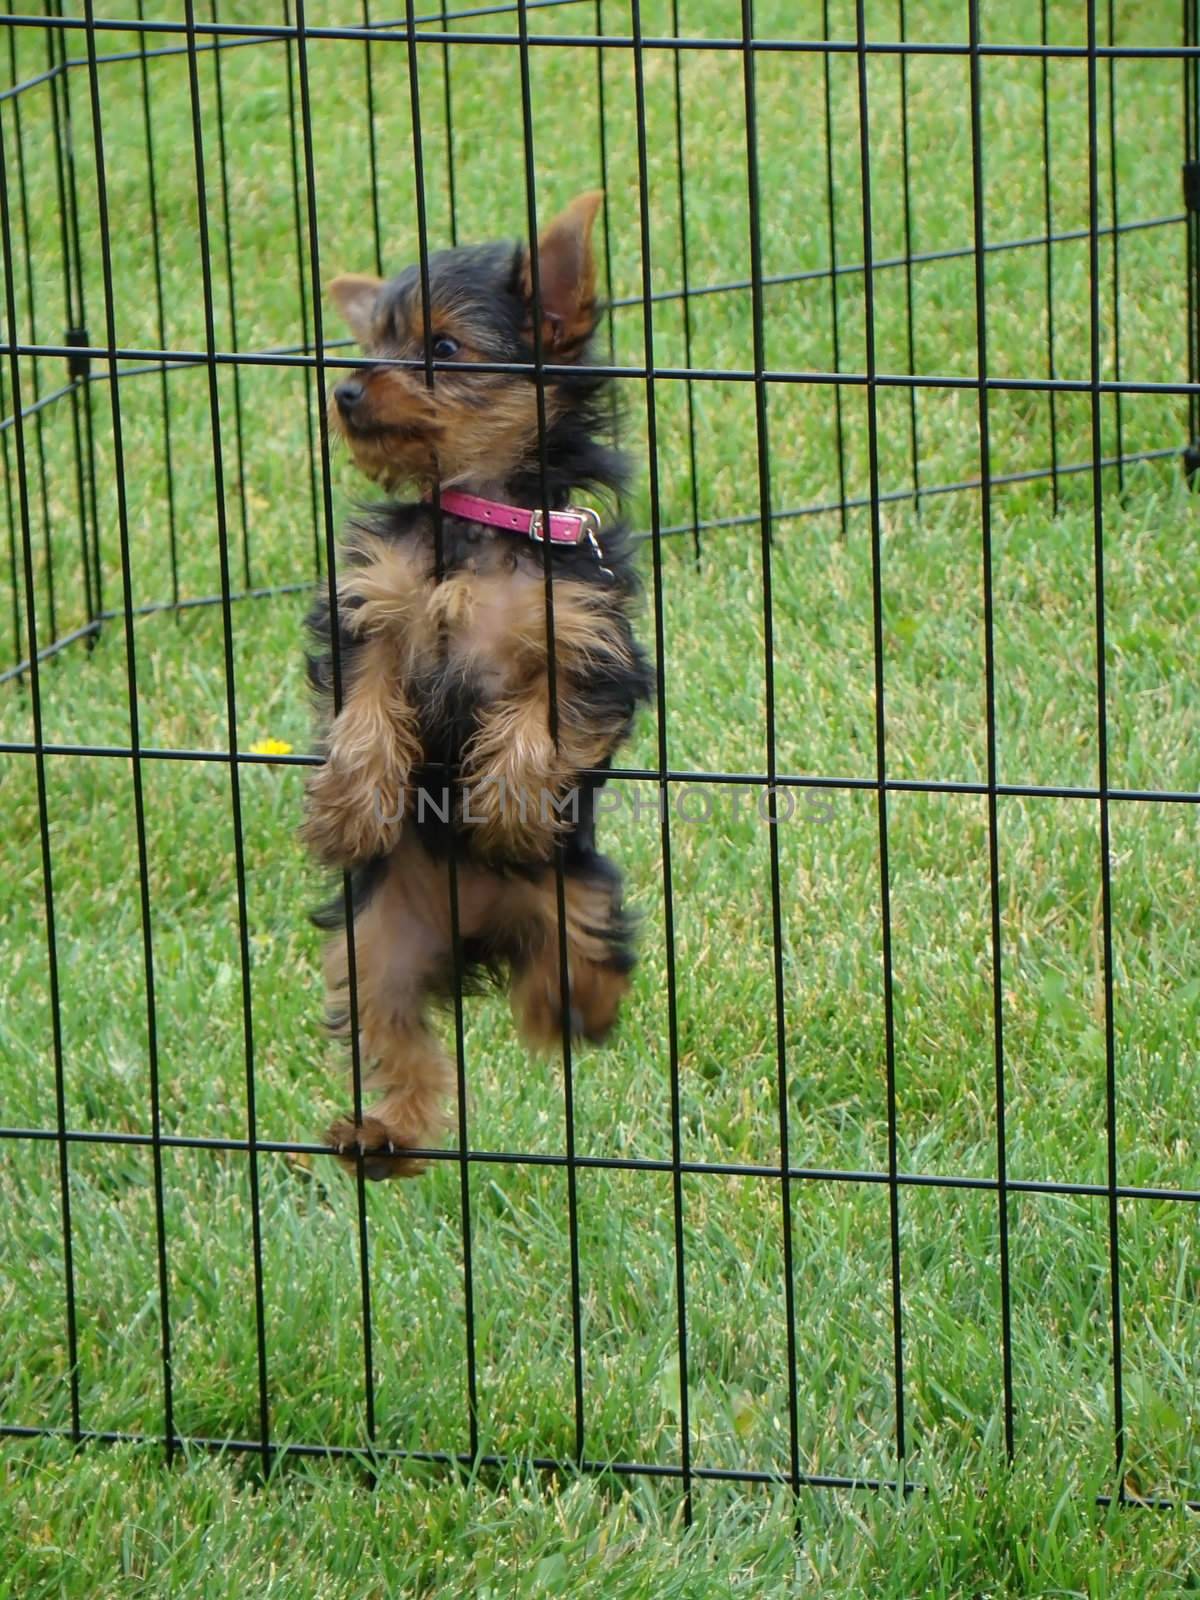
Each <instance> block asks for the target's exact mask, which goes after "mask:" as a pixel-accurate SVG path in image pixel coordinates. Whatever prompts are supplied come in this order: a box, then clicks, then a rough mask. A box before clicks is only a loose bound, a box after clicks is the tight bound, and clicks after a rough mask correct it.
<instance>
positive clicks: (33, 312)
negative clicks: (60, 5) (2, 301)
mask: <svg viewBox="0 0 1200 1600" xmlns="http://www.w3.org/2000/svg"><path fill="white" fill-rule="evenodd" d="M8 59H9V65H10V67H11V69H12V77H13V82H14V83H17V82H19V81H20V80H19V78H18V77H17V38H16V32H15V30H14V31H13V32H10V33H9V36H8ZM12 117H13V142H14V144H15V146H16V157H17V161H16V169H17V198H18V200H19V202H20V216H21V227H20V236H21V241H22V255H23V258H24V260H23V265H24V269H25V316H26V319H27V321H28V324H29V342H30V344H36V343H37V342H38V336H37V300H38V295H37V286H36V284H35V282H34V275H33V244H32V239H31V231H32V229H31V217H30V211H29V194H28V185H27V184H26V181H25V141H24V134H23V132H22V127H21V96H20V95H16V96H14V98H13V102H12ZM29 375H30V380H31V386H32V389H33V403H34V405H35V406H37V408H38V409H37V410H36V411H35V412H34V416H33V439H34V445H35V450H36V457H37V481H38V503H39V506H40V507H41V513H42V540H43V548H44V550H45V557H46V559H45V568H46V616H47V621H48V622H49V624H50V637H51V638H52V639H57V638H58V604H57V595H56V593H55V582H54V538H53V534H52V532H51V529H52V523H51V520H50V494H49V489H48V487H47V483H46V438H45V430H44V422H45V418H44V416H43V413H42V408H41V404H40V402H41V398H42V374H41V365H40V363H39V361H38V358H37V356H31V357H30V358H29Z"/></svg>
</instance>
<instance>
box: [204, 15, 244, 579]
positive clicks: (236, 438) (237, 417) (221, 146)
mask: <svg viewBox="0 0 1200 1600" xmlns="http://www.w3.org/2000/svg"><path fill="white" fill-rule="evenodd" d="M211 11H212V20H213V22H214V23H215V22H217V21H219V13H218V9H217V0H212V7H211ZM217 46H218V48H216V49H214V50H212V52H211V55H212V61H213V88H214V91H215V94H216V113H217V114H216V119H215V120H216V124H217V171H218V174H219V176H220V180H221V232H222V234H223V235H224V238H223V241H222V242H223V245H224V249H223V250H222V251H221V254H222V256H223V258H224V264H225V306H226V311H227V313H228V316H229V348H230V349H231V350H232V351H233V352H234V354H235V355H236V353H237V352H238V350H239V349H240V348H241V346H240V344H239V342H238V314H237V277H236V270H235V267H234V259H233V217H232V213H231V209H230V203H229V160H228V153H227V151H226V141H225V83H224V78H223V76H222V73H221V57H222V55H223V54H224V51H223V50H221V49H220V48H219V46H220V40H218V41H217ZM231 383H232V389H233V454H234V460H235V461H236V463H237V503H238V517H239V519H240V522H241V528H242V580H243V582H244V583H245V585H246V588H247V589H249V588H250V586H251V582H252V580H251V577H250V519H249V515H248V513H247V509H246V444H245V431H244V428H243V424H242V369H241V367H240V365H239V364H238V363H237V362H236V361H235V362H234V363H233V367H232V372H231Z"/></svg>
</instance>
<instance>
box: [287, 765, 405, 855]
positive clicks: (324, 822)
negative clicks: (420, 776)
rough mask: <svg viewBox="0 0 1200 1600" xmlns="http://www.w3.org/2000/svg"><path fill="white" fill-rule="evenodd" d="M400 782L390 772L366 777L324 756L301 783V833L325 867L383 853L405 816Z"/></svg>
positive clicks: (362, 773) (392, 845) (387, 850)
mask: <svg viewBox="0 0 1200 1600" xmlns="http://www.w3.org/2000/svg"><path fill="white" fill-rule="evenodd" d="M405 798H406V796H405V789H404V786H403V785H402V784H401V783H399V782H397V781H396V779H395V778H394V777H393V776H392V775H390V774H377V775H376V776H375V778H374V779H373V780H371V779H368V778H367V777H366V776H365V775H364V772H363V771H362V769H358V770H355V771H353V772H349V771H346V770H344V769H343V768H342V767H340V765H339V764H338V763H337V762H336V761H335V760H333V759H327V760H326V761H325V762H324V764H323V765H322V766H320V767H318V768H317V769H316V770H315V772H313V773H312V775H311V776H310V778H309V780H308V783H307V784H306V786H305V802H306V807H305V818H304V822H303V824H302V825H301V828H300V837H301V838H302V839H303V841H304V843H305V844H306V845H307V846H308V848H309V849H310V850H311V851H312V853H313V854H314V855H315V856H316V857H317V859H318V860H319V861H322V862H324V864H325V865H326V866H330V867H354V866H358V865H359V864H360V863H361V862H363V861H370V860H371V859H372V858H373V857H374V856H381V855H386V854H387V853H388V852H389V851H390V850H392V849H393V848H394V847H395V845H396V842H397V840H398V839H399V837H400V830H401V827H402V825H403V822H404V805H405Z"/></svg>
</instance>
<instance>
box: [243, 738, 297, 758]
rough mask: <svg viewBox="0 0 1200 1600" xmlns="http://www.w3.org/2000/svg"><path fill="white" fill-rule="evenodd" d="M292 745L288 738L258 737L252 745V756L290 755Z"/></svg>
mask: <svg viewBox="0 0 1200 1600" xmlns="http://www.w3.org/2000/svg"><path fill="white" fill-rule="evenodd" d="M291 753H292V747H291V745H290V744H288V742H287V740H286V739H256V740H255V741H254V743H253V744H252V745H251V746H250V754H251V755H252V756H290V755H291Z"/></svg>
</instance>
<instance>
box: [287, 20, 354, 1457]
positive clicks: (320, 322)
mask: <svg viewBox="0 0 1200 1600" xmlns="http://www.w3.org/2000/svg"><path fill="white" fill-rule="evenodd" d="M286 3H287V0H285V4H286ZM296 80H297V83H298V87H299V100H300V127H301V145H302V151H303V157H304V199H305V219H306V222H307V232H308V237H307V249H308V278H309V283H310V284H311V286H312V332H313V350H314V354H315V359H316V366H315V369H314V371H315V381H316V388H317V394H318V396H319V397H323V396H324V394H325V324H324V312H323V310H322V305H321V254H320V226H319V220H318V213H317V174H316V160H315V153H314V147H313V126H312V94H311V87H310V83H309V71H308V39H307V36H306V32H305V0H296ZM317 417H318V430H319V442H320V477H321V510H322V526H323V528H324V533H325V582H326V591H325V592H326V598H327V601H328V605H329V630H328V632H329V651H330V664H331V671H332V678H333V711H334V715H335V716H336V715H337V713H338V712H339V711H340V710H341V707H342V701H343V697H344V695H345V691H346V684H345V678H344V674H343V667H342V658H341V626H340V623H339V613H338V590H337V547H336V530H335V524H334V516H333V480H332V476H331V473H330V467H329V417H328V413H327V412H326V410H325V406H324V405H323V404H319V405H318V409H317ZM342 921H343V924H344V933H345V940H346V998H347V1013H348V1017H347V1028H348V1032H349V1039H350V1079H351V1091H352V1096H353V1112H354V1124H355V1126H356V1127H361V1126H362V1120H363V1110H362V1105H363V1072H362V1043H361V1038H360V1031H359V1004H358V948H357V943H356V940H355V933H354V886H353V882H352V880H351V876H350V874H349V873H348V872H344V873H343V874H342ZM363 1156H364V1152H363V1148H362V1141H361V1140H360V1141H359V1142H358V1148H357V1149H356V1151H355V1171H354V1185H355V1203H356V1225H357V1233H358V1267H359V1296H360V1305H361V1313H362V1315H361V1323H362V1359H363V1421H364V1427H365V1432H366V1444H367V1449H368V1451H370V1452H372V1454H373V1452H374V1447H375V1442H376V1427H377V1419H376V1395H375V1340H374V1323H373V1319H372V1310H371V1250H370V1242H371V1241H370V1233H369V1229H368V1222H367V1195H366V1177H365V1173H364V1170H363ZM372 1470H373V1467H372Z"/></svg>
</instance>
